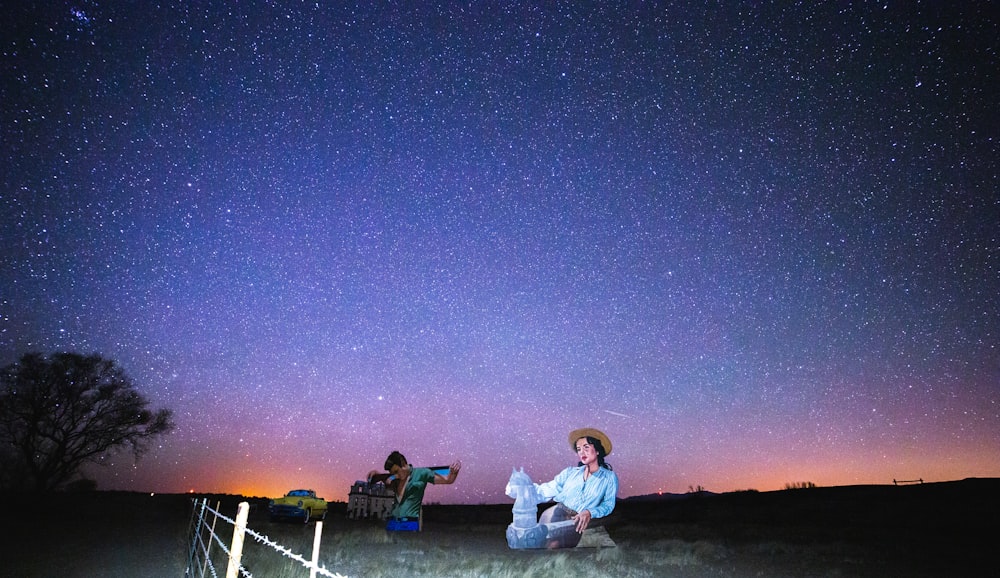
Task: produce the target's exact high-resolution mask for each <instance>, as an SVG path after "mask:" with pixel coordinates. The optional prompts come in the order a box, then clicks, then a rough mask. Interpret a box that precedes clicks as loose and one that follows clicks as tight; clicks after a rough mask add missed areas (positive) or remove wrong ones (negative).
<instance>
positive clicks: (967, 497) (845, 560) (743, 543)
mask: <svg viewBox="0 0 1000 578" xmlns="http://www.w3.org/2000/svg"><path fill="white" fill-rule="evenodd" d="M215 499H219V500H221V501H222V508H221V511H222V512H223V513H224V514H225V515H227V516H229V517H231V518H234V517H235V514H236V505H237V503H238V502H239V501H242V500H243V498H240V497H236V496H220V497H218V498H215ZM215 499H213V500H210V504H212V505H214V503H215ZM248 501H249V502H250V503H251V505H252V510H251V514H250V520H249V523H248V526H249V528H250V529H251V530H254V531H256V532H257V533H259V534H263V535H266V536H267V537H269V538H270V539H271V540H274V541H276V542H278V543H279V544H281V545H284V546H288V547H289V548H291V549H292V550H293V551H295V552H297V553H299V554H300V555H302V556H303V557H305V558H309V557H310V552H311V548H312V537H313V531H314V527H315V525H314V524H309V525H308V526H304V525H302V524H294V523H272V522H270V521H269V520H268V518H267V513H266V500H263V499H250V500H248ZM5 503H6V504H7V505H8V509H7V512H5V514H4V518H3V523H2V526H3V537H2V538H0V543H2V546H0V561H2V563H0V575H2V576H12V577H13V576H53V577H61V578H66V577H74V576H80V577H97V576H115V577H132V576H137V577H139V576H141V577H158V576H171V577H177V576H183V575H184V568H185V565H186V561H187V553H188V535H187V534H188V528H189V524H190V521H191V513H192V506H193V500H192V496H189V495H156V496H150V495H148V494H133V493H117V492H94V493H76V494H70V493H61V494H55V495H50V496H47V497H46V498H45V499H39V498H36V497H33V496H28V495H13V496H11V495H8V496H5ZM510 508H511V505H510V504H501V505H495V506H444V505H428V506H426V507H425V509H424V531H423V532H422V533H420V534H394V535H388V534H387V533H386V532H385V531H384V530H382V528H381V526H380V525H379V524H378V523H376V522H368V521H351V520H347V519H346V517H345V516H344V511H345V506H344V504H334V505H333V507H332V509H331V512H330V515H329V516H328V517H327V520H326V522H325V523H324V531H323V540H322V547H321V556H320V560H321V563H322V564H324V565H325V566H326V568H327V569H328V570H330V571H332V572H339V573H341V574H345V575H349V576H388V575H400V576H518V577H521V576H564V575H575V576H679V577H703V576H706V577H715V576H719V577H722V576H737V577H741V576H997V575H1000V559H998V554H997V551H998V549H1000V546H998V545H1000V479H992V478H991V479H968V480H962V481H958V482H943V483H934V484H922V485H912V486H898V487H896V486H849V487H835V488H805V489H795V490H784V491H778V492H763V493H757V492H739V493H731V494H719V495H711V494H703V495H698V494H692V495H682V496H667V497H663V498H649V499H638V498H633V499H629V500H623V501H620V502H619V505H618V507H617V509H616V511H615V513H614V514H613V515H612V516H611V518H610V520H609V521H608V524H607V530H608V534H609V535H610V537H611V538H612V539H613V540H614V541H615V542H616V543H617V547H616V548H578V549H575V550H572V551H556V552H549V551H512V550H509V549H508V548H507V544H506V541H505V538H504V530H505V528H506V526H507V524H508V523H510V520H511V512H510ZM219 529H220V533H222V534H223V536H224V537H225V542H226V543H227V545H228V543H229V541H230V540H231V537H232V527H231V526H229V525H228V524H223V523H221V522H220V525H219ZM215 552H216V555H215V556H213V559H215V560H218V561H219V562H220V565H219V566H218V568H220V571H219V575H224V573H225V566H224V564H221V562H222V558H221V553H219V552H218V550H217V549H216V550H215ZM244 563H245V565H246V567H247V568H248V569H249V571H250V572H252V573H253V575H254V576H260V577H271V576H276V577H285V576H303V577H305V576H308V575H309V572H308V571H307V570H306V569H304V568H302V567H301V566H298V565H297V564H295V563H293V562H290V561H288V560H287V559H284V558H282V557H281V556H280V555H279V554H277V553H275V552H274V551H273V550H271V549H270V548H266V547H265V546H262V545H260V544H257V543H256V542H254V541H253V540H252V539H251V538H249V537H248V539H247V545H246V554H245V558H244Z"/></svg>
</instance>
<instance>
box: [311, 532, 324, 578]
mask: <svg viewBox="0 0 1000 578" xmlns="http://www.w3.org/2000/svg"><path fill="white" fill-rule="evenodd" d="M322 537H323V522H321V521H317V522H316V534H315V536H313V557H312V567H310V568H309V578H316V571H317V569H318V568H319V541H320V538H322Z"/></svg>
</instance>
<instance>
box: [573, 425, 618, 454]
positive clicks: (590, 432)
mask: <svg viewBox="0 0 1000 578" xmlns="http://www.w3.org/2000/svg"><path fill="white" fill-rule="evenodd" d="M586 437H591V438H596V439H599V440H601V445H602V446H604V455H608V454H610V453H611V438H609V437H608V436H606V435H605V434H604V432H602V431H601V430H599V429H594V428H592V427H584V428H580V429H575V430H573V431H571V432H569V447H571V448H573V451H576V440H578V439H580V438H586Z"/></svg>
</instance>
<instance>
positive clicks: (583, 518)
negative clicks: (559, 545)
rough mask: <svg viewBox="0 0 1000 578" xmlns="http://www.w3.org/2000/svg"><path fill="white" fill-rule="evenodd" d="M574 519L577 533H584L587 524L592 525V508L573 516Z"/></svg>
mask: <svg viewBox="0 0 1000 578" xmlns="http://www.w3.org/2000/svg"><path fill="white" fill-rule="evenodd" d="M573 519H574V520H576V531H577V533H579V534H582V533H583V531H584V530H586V529H587V526H588V525H590V510H584V511H582V512H580V513H579V514H577V515H575V516H573Z"/></svg>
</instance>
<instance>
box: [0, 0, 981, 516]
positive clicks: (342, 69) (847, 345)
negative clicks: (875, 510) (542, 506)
mask: <svg viewBox="0 0 1000 578" xmlns="http://www.w3.org/2000/svg"><path fill="white" fill-rule="evenodd" d="M119 4H124V6H121V5H119ZM196 4H197V3H196ZM279 4H289V6H280V5H279V6H273V5H269V4H264V3H256V2H249V3H243V2H241V3H239V4H238V5H233V3H218V5H219V6H225V7H224V8H219V7H205V6H200V5H198V7H191V6H190V3H176V5H170V4H168V5H164V4H162V3H160V4H153V3H148V2H135V3H133V2H127V3H97V2H93V1H83V2H77V3H68V4H67V3H62V2H55V3H52V5H50V6H48V7H45V8H41V9H39V8H37V7H30V6H24V7H21V8H13V9H11V11H10V12H11V14H9V15H8V18H9V21H10V23H9V24H8V26H7V32H5V34H4V37H3V43H2V48H0V56H2V59H3V73H2V92H0V102H3V104H2V106H0V115H2V127H0V130H2V133H0V142H2V152H0V155H2V156H0V165H2V168H0V176H2V189H0V209H2V211H0V240H2V245H3V247H4V249H3V253H2V257H0V363H2V364H4V365H6V364H8V363H11V362H13V361H14V360H16V359H17V358H19V357H20V356H21V355H23V354H24V353H27V352H29V351H39V352H43V353H51V352H55V351H76V352H80V353H100V354H102V355H104V356H106V357H109V358H111V359H114V360H116V361H118V362H119V364H121V365H122V366H123V367H124V368H125V370H126V372H127V373H128V374H129V375H130V376H131V377H132V378H133V379H134V380H135V381H136V382H137V383H138V384H139V386H140V389H141V390H142V391H143V393H145V394H146V395H147V396H148V397H149V398H150V399H151V400H152V401H153V405H154V406H155V407H168V408H171V409H173V410H174V412H175V414H176V419H177V423H178V427H177V429H176V431H175V432H174V433H173V434H171V435H170V436H168V437H166V438H164V439H163V440H162V444H161V445H159V446H158V447H156V448H154V449H153V450H152V451H150V452H149V453H148V454H147V455H146V456H145V457H144V459H143V460H141V461H140V462H139V463H138V464H137V465H133V463H132V461H131V459H130V457H129V456H127V455H125V456H119V457H117V458H116V459H114V460H113V461H114V462H115V463H114V464H113V465H111V466H109V467H107V468H102V469H99V470H95V471H93V472H91V475H93V476H94V477H96V478H97V479H98V481H99V483H100V487H102V488H116V489H134V490H141V491H157V492H184V491H189V490H195V491H199V492H201V491H205V492H209V491H211V492H232V493H237V492H240V493H246V494H248V495H276V494H281V493H283V492H284V491H285V490H288V489H291V488H293V487H309V488H313V489H316V490H317V491H318V492H319V493H320V495H323V496H324V497H327V498H328V499H346V496H347V491H348V489H349V486H350V484H351V482H352V481H353V480H355V479H359V478H361V477H363V476H364V475H365V473H366V472H367V471H368V470H369V469H371V468H373V467H378V466H380V465H381V464H382V462H383V461H384V459H385V456H386V455H387V454H388V453H389V452H390V451H392V450H396V449H398V450H400V451H402V452H403V453H404V454H406V455H407V457H408V458H410V461H411V462H412V463H414V464H416V465H441V464H447V463H450V462H451V461H452V460H454V459H461V460H463V462H464V464H465V466H464V469H463V471H462V474H461V476H460V477H459V480H458V482H457V483H456V484H455V485H454V486H449V487H444V488H433V489H431V490H429V491H428V494H427V500H428V501H432V502H445V503H451V502H463V503H498V502H505V501H507V498H505V497H504V496H503V486H504V484H505V483H506V480H507V477H508V475H509V473H510V470H511V468H512V467H515V466H516V467H522V466H523V467H524V468H525V469H526V471H527V472H528V473H529V474H530V475H532V477H533V478H535V479H536V480H541V479H548V478H551V477H552V476H553V475H555V474H556V473H557V472H558V470H559V469H561V468H563V467H565V466H567V465H572V464H575V463H576V460H575V456H574V454H573V453H572V452H571V451H570V447H569V443H568V441H567V439H566V436H567V434H568V432H569V431H570V430H571V429H573V428H576V427H583V426H592V427H597V428H600V429H603V430H604V431H606V432H607V433H608V434H609V435H610V437H611V438H612V440H613V442H614V452H613V454H612V455H611V456H610V457H609V460H608V461H609V462H611V464H612V465H613V466H614V467H615V471H617V472H618V474H619V477H620V479H621V496H623V497H624V496H631V495H638V494H646V493H652V492H657V491H666V492H684V491H687V490H688V489H689V488H690V487H692V486H695V487H696V486H702V487H704V488H706V489H708V490H712V491H728V490H736V489H748V488H755V489H758V490H762V491H763V490H772V489H779V488H782V487H784V486H785V484H789V483H796V482H807V481H808V482H813V483H816V484H818V485H845V484H865V483H891V482H892V480H893V479H894V478H896V479H916V478H923V479H925V480H930V481H937V480H950V479H959V478H964V477H969V476H1000V452H998V451H997V448H1000V348H998V343H1000V340H998V327H1000V309H998V299H997V295H998V294H1000V234H998V226H997V223H998V215H1000V193H998V187H997V184H998V165H997V160H998V158H1000V155H998V150H997V148H998V147H997V144H998V141H997V138H998V135H997V130H998V122H997V118H998V117H997V113H996V111H995V104H996V94H995V91H994V90H993V89H989V88H988V87H989V86H994V87H995V86H997V85H998V84H1000V79H998V78H997V76H998V70H1000V62H998V60H1000V58H998V40H997V34H996V30H997V26H996V21H995V20H992V19H991V18H992V17H991V14H992V12H991V11H990V10H988V8H989V6H990V5H989V3H961V6H947V7H940V6H938V3H932V4H931V5H930V6H926V5H923V6H917V7H914V6H911V5H910V3H907V4H906V5H905V6H903V5H897V3H890V4H888V5H883V4H879V5H869V6H865V7H863V8H856V7H855V8H845V7H843V4H841V3H829V4H821V5H815V4H816V3H805V5H804V6H796V7H788V6H785V5H786V4H787V3H778V4H777V5H778V6H781V7H780V8H779V7H764V8H759V7H757V6H756V5H754V6H753V7H750V6H749V5H744V6H743V7H742V8H741V7H740V6H739V5H737V4H735V3H733V5H732V6H729V5H726V4H725V3H724V4H723V5H721V6H706V5H705V4H704V3H703V2H672V3H659V2H650V3H644V4H642V5H641V6H637V4H636V3H620V4H619V3H606V4H603V6H604V7H603V8H598V9H591V8H584V7H582V5H581V4H579V3H577V2H553V3H543V4H544V5H545V7H543V8H538V7H533V6H531V4H530V3H524V4H521V3H504V4H503V7H498V6H497V5H495V4H493V3H490V4H488V5H486V4H480V3H476V5H474V6H469V5H468V4H467V3H441V4H439V5H437V6H434V7H427V6H425V3H378V4H377V6H375V5H372V4H371V3H368V2H359V3H358V6H353V7H351V6H338V7H327V6H325V3H319V4H318V5H317V4H313V3H279Z"/></svg>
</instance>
